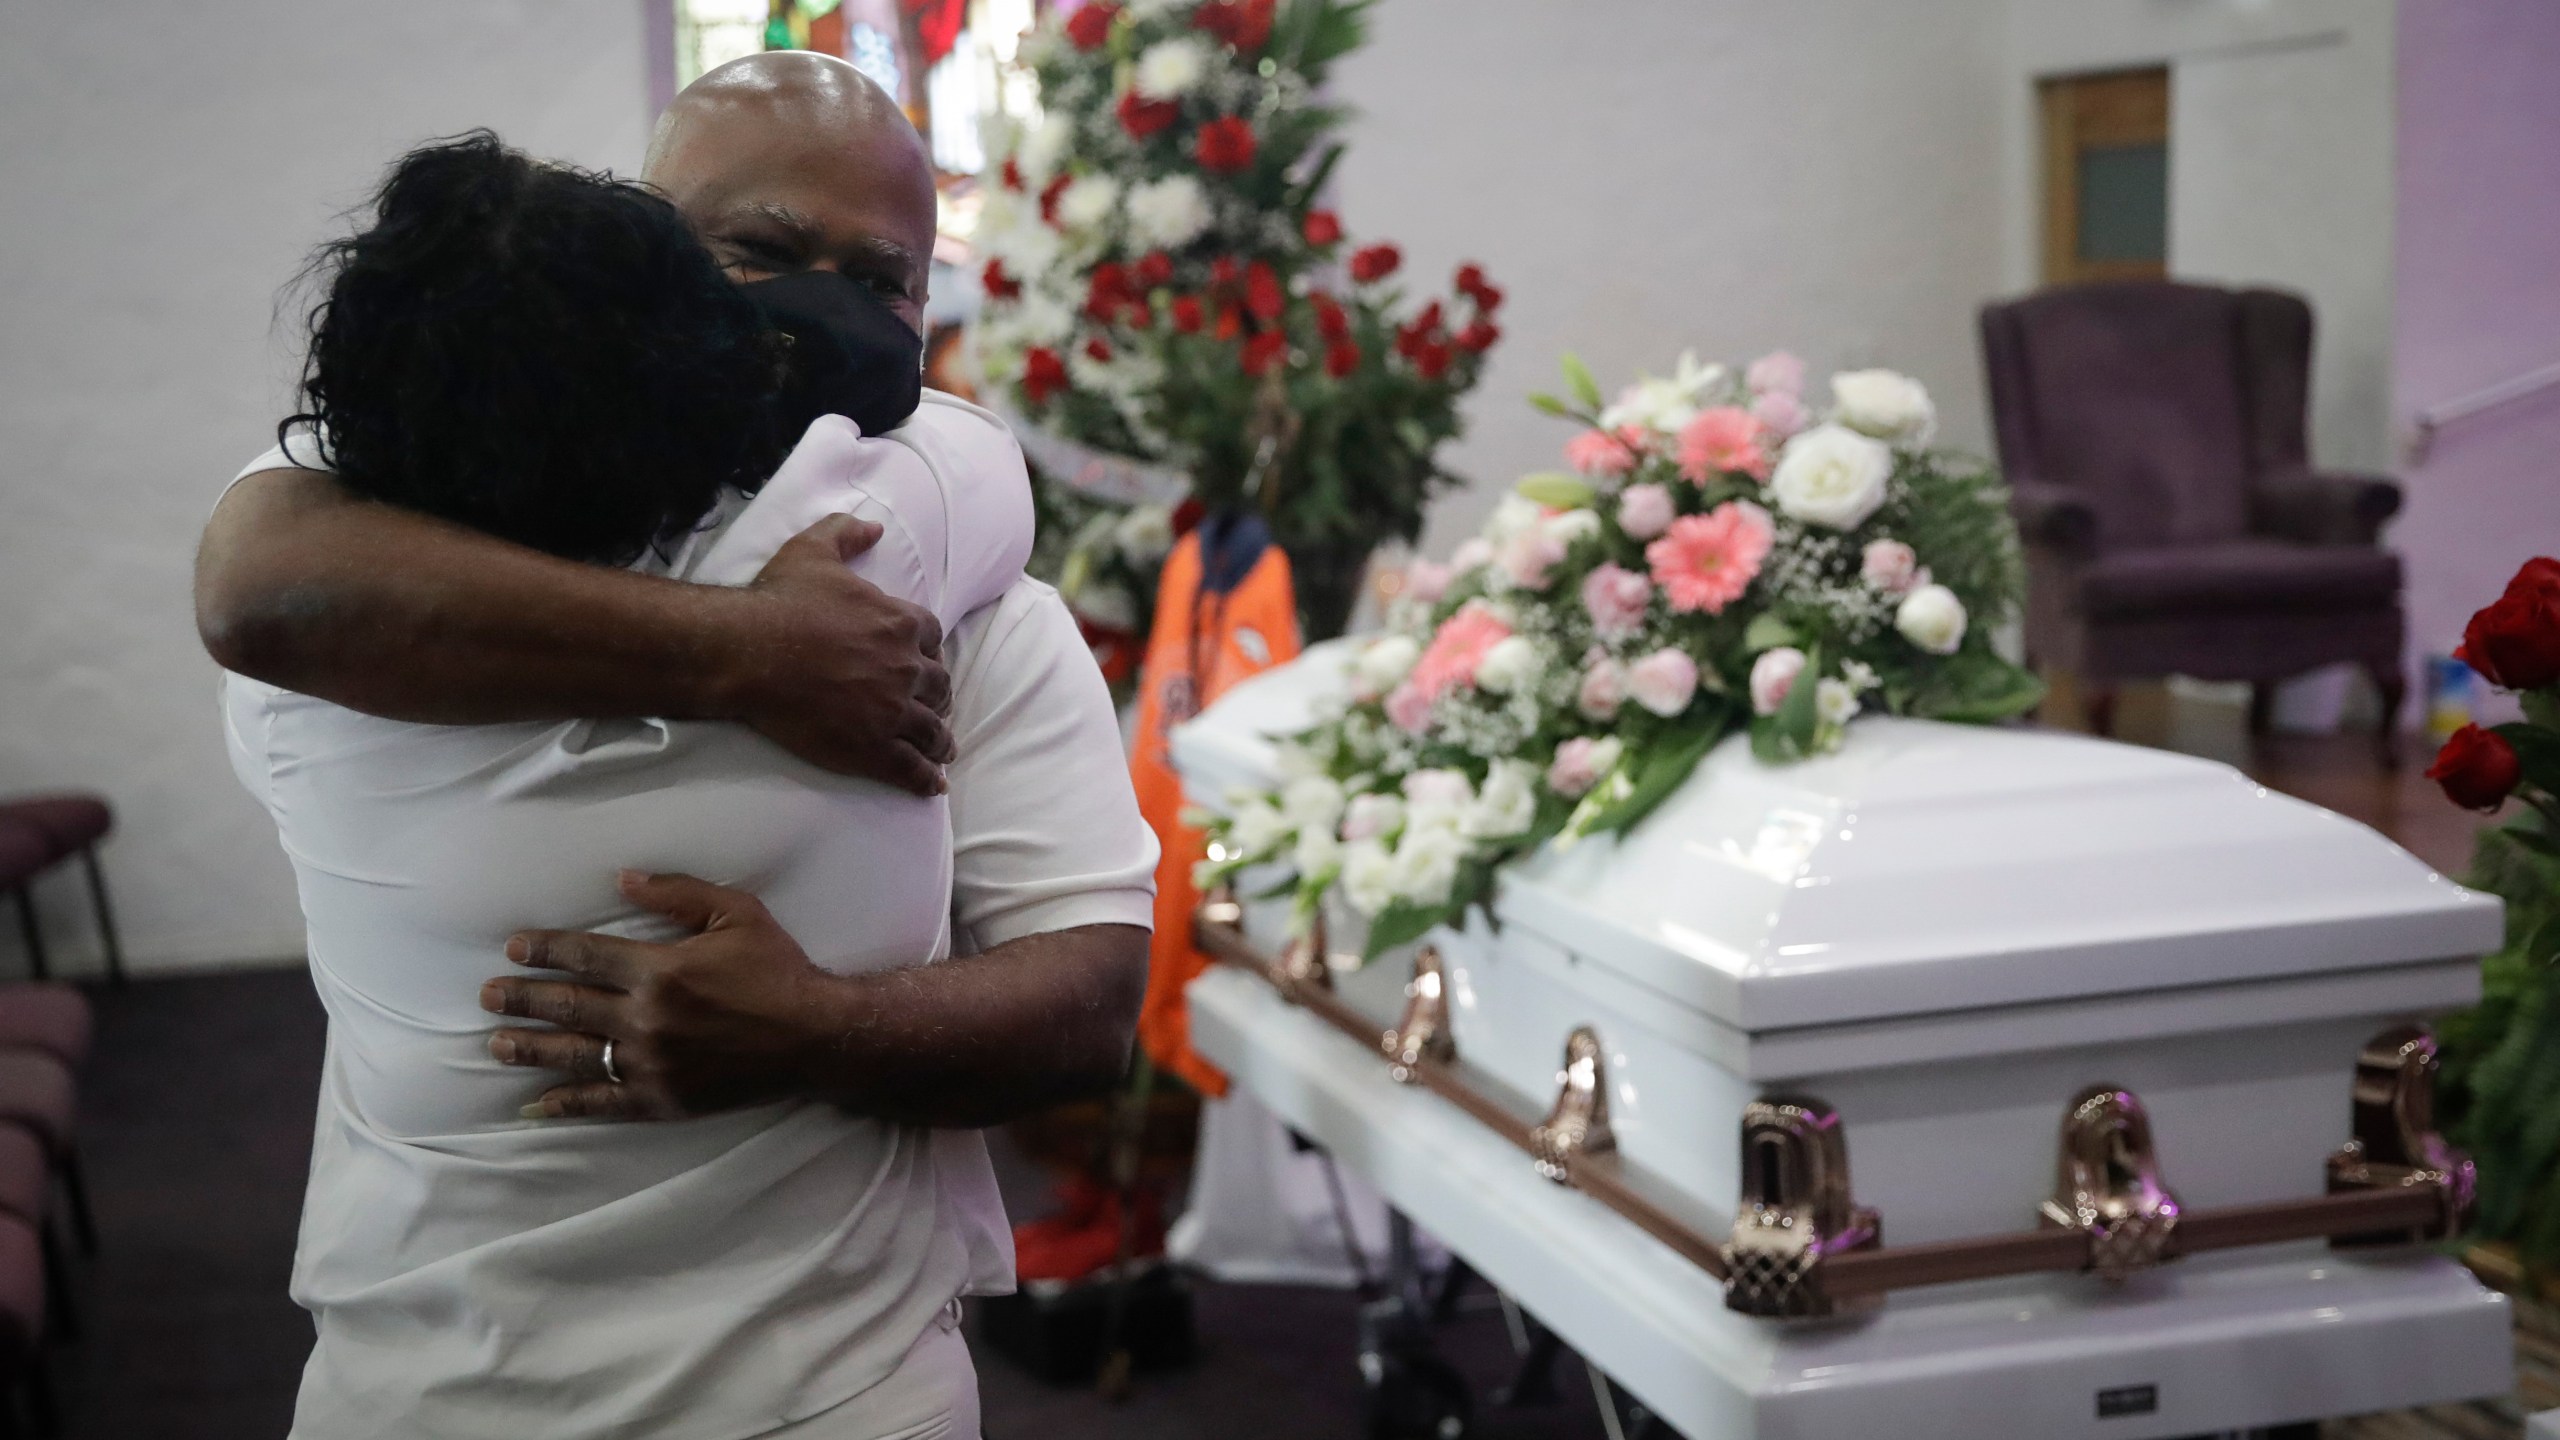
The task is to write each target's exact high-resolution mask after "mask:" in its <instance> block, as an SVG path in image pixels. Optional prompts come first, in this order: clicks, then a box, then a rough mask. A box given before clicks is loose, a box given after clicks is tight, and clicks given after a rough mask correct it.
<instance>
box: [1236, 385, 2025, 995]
mask: <svg viewBox="0 0 2560 1440" xmlns="http://www.w3.org/2000/svg"><path fill="white" fill-rule="evenodd" d="M1566 376H1567V379H1568V381H1569V382H1570V387H1571V389H1570V394H1569V395H1568V397H1567V398H1564V399H1556V398H1552V397H1540V398H1539V400H1538V401H1537V403H1538V404H1539V405H1540V407H1541V408H1543V409H1546V410H1548V411H1549V412H1551V413H1553V414H1556V415H1559V416H1564V417H1567V418H1570V419H1572V420H1574V421H1576V422H1578V423H1579V424H1580V425H1581V427H1582V429H1581V431H1580V433H1579V434H1577V435H1575V436H1574V437H1573V438H1572V439H1571V440H1570V441H1569V442H1568V443H1567V444H1566V445H1565V447H1564V453H1565V458H1566V460H1567V462H1568V464H1569V465H1570V467H1571V468H1570V469H1569V470H1564V471H1555V472H1548V473H1543V474H1537V475H1532V476H1530V477H1528V478H1527V479H1525V480H1523V481H1522V482H1521V483H1520V486H1519V491H1518V493H1517V494H1516V495H1513V496H1511V497H1508V498H1506V499H1505V500H1503V501H1502V503H1501V504H1500V505H1499V506H1498V507H1497V508H1496V510H1495V512H1494V514H1493V516H1492V518H1491V520H1490V521H1489V522H1488V523H1487V524H1486V526H1485V527H1484V530H1483V532H1482V533H1481V534H1480V535H1478V536H1476V537H1475V538H1474V539H1471V540H1469V541H1467V542H1466V543H1465V544H1464V545H1462V546H1461V547H1459V549H1458V551H1457V552H1456V553H1455V554H1454V555H1453V556H1452V557H1451V559H1450V561H1449V563H1448V564H1447V565H1445V566H1439V565H1432V564H1428V563H1424V564H1418V565H1416V566H1415V567H1414V569H1413V570H1412V572H1410V574H1409V577H1408V586H1407V591H1406V596H1405V598H1404V599H1402V600H1401V601H1400V602H1399V603H1398V605H1397V606H1396V608H1395V610H1394V612H1393V613H1392V614H1391V616H1390V618H1389V624H1388V627H1387V629H1386V631H1385V633H1383V634H1382V635H1380V636H1378V637H1377V638H1375V639H1373V640H1371V641H1369V642H1367V643H1366V645H1365V646H1364V647H1363V648H1361V649H1360V650H1359V651H1358V653H1357V655H1356V656H1355V657H1354V658H1353V659H1352V661H1351V663H1350V667H1349V674H1350V685H1349V689H1348V692H1347V694H1346V695H1345V696H1344V697H1342V699H1341V700H1340V702H1339V708H1338V709H1337V710H1336V711H1335V712H1334V713H1332V714H1330V715H1328V716H1326V717H1325V718H1323V719H1322V721H1321V722H1320V723H1319V724H1317V725H1316V726H1315V727H1314V728H1313V729H1311V730H1309V731H1308V732H1307V733H1305V734H1303V735H1300V736H1298V737H1295V739H1294V740H1292V741H1290V742H1288V743H1287V744H1285V745H1284V747H1283V757H1284V766H1285V768H1286V772H1287V775H1288V779H1287V780H1286V783H1285V784H1284V785H1283V786H1282V788H1280V789H1279V790H1277V791H1276V792H1273V793H1269V794H1263V795H1253V796H1247V797H1241V799H1240V801H1239V803H1238V804H1237V805H1236V806H1235V807H1234V808H1233V809H1232V810H1231V811H1230V812H1229V813H1227V814H1225V815H1223V816H1214V817H1213V816H1204V817H1202V818H1203V819H1204V821H1205V822H1206V823H1207V824H1208V827H1209V829H1210V830H1211V833H1212V843H1211V849H1210V852H1209V857H1210V858H1209V859H1208V860H1207V861H1206V862H1205V864H1204V865H1203V866H1202V869H1201V873H1200V875H1199V877H1198V878H1199V879H1200V880H1201V882H1202V883H1203V884H1204V886H1205V885H1208V884H1214V883H1218V882H1221V881H1224V880H1227V879H1229V878H1230V877H1232V876H1234V875H1235V874H1236V873H1237V872H1239V871H1241V870H1243V869H1245V868H1247V867H1249V866H1257V865H1264V864H1268V865H1272V866H1275V867H1278V868H1283V869H1286V870H1289V871H1291V872H1293V876H1292V878H1290V879H1288V880H1287V881H1286V882H1284V884H1283V886H1282V890H1283V891H1294V893H1295V895H1296V899H1297V905H1298V913H1299V915H1300V917H1301V920H1302V921H1303V920H1304V919H1305V918H1306V917H1307V916H1310V915H1312V914H1313V913H1314V912H1315V910H1316V908H1317V907H1318V905H1320V904H1321V903H1322V902H1323V901H1324V899H1325V898H1326V896H1327V895H1329V894H1330V893H1332V892H1334V891H1335V890H1336V889H1337V888H1338V889H1339V890H1340V892H1341V894H1342V897H1343V898H1344V899H1345V900H1347V901H1348V902H1349V904H1350V906H1351V907H1352V908H1353V909H1354V910H1356V911H1358V912H1359V913H1361V914H1362V915H1365V916H1367V917H1368V918H1369V937H1368V953H1369V954H1371V955H1375V954H1376V953H1377V952H1379V951H1380V950H1383V949H1385V948H1387V947H1389V946H1393V945H1397V944H1401V943H1403V942H1405V941H1407V940H1410V939H1412V938H1414V937H1415V936H1418V935H1420V934H1422V933H1423V932H1424V931H1426V930H1428V929H1429V928H1431V927H1432V926H1433V925H1437V924H1441V923H1451V922H1456V921H1458V920H1459V919H1461V918H1462V917H1463V915H1464V913H1465V911H1466V909H1467V908H1468V907H1469V906H1471V905H1476V904H1482V903H1485V902H1487V901H1488V900H1489V898H1490V895H1491V893H1492V883H1493V874H1494V871H1495V869H1496V868H1497V867H1498V866H1500V865H1501V864H1502V863H1503V862H1505V861H1507V860H1510V859H1513V858H1515V857H1517V856H1520V855H1523V854H1526V853H1527V852H1529V851H1530V850H1533V849H1535V848H1536V847H1537V846H1539V845H1541V844H1544V843H1547V842H1549V841H1551V840H1554V841H1558V842H1561V843H1570V842H1571V841H1573V840H1576V839H1579V838H1581V837H1584V836H1589V835H1594V834H1600V833H1606V832H1616V831H1623V830H1625V829H1626V828H1627V827H1629V826H1631V825H1634V824H1635V823H1636V822H1637V821H1639V820H1641V819H1642V818H1643V817H1644V816H1645V815H1646V814H1647V813H1649V812H1650V811H1651V810H1652V809H1653V808H1654V807H1655V806H1656V805H1658V804H1660V803H1661V802H1662V801H1663V799H1665V798H1666V797H1667V796H1669V795H1670V794H1671V792H1672V791H1673V790H1674V789H1676V788H1677V787H1678V786H1679V784H1680V783H1681V782H1682V781H1683V780H1685V779H1687V778H1688V776H1689V774H1690V772H1691V771H1692V770H1694V769H1695V768H1696V767H1697V764H1698V762H1699V761H1700V760H1701V759H1702V758H1704V757H1705V755H1706V753H1707V751H1708V750H1709V749H1710V748H1712V747H1713V746H1714V745H1715V744H1716V742H1718V741H1719V740H1721V739H1723V738H1724V737H1726V736H1727V735H1729V734H1732V733H1734V732H1735V731H1737V730H1739V729H1743V728H1747V729H1748V730H1749V732H1750V736H1751V745H1752V748H1753V750H1754V751H1755V752H1756V753H1757V754H1758V755H1759V756H1760V757H1761V758H1763V759H1765V760H1769V761H1786V760H1792V759H1796V758H1799V757H1804V756H1809V755H1814V754H1818V753H1821V752H1823V751H1826V750H1829V749H1831V748H1833V747H1834V746H1836V745H1838V744H1839V743H1840V740H1841V737H1842V735H1843V733H1844V731H1845V729H1846V727H1847V726H1849V725H1850V724H1851V723H1852V722H1853V721H1854V720H1855V718H1856V717H1857V716H1859V715H1861V714H1865V713H1869V712H1872V711H1883V712H1889V713H1894V714H1903V715H1924V716H1934V717H1937V718H1940V719H1949V720H1972V721H1989V720H1996V719H2000V718H2003V717H2006V716H2010V715H2015V714H2017V713H2019V712H2021V711H2023V710H2025V709H2027V708H2028V707H2029V706H2031V705H2033V704H2034V703H2035V701H2036V699H2037V698H2038V696H2039V694H2040V687H2039V686H2038V685H2037V683H2036V681H2035V679H2034V677H2032V676H2031V675H2028V674H2027V673H2025V672H2024V671H2022V670H2020V669H2019V668H2018V667H2017V666H2015V665H2012V664H2011V663H2010V662H2008V661H2007V660H2005V659H2003V658H2002V657H2001V656H2000V655H1999V654H1998V653H1997V652H1996V651H1995V650H1994V649H1993V648H1992V645H1991V641H1990V633H1991V631H1992V630H1993V629H1995V628H1996V627H1998V626H1999V625H2000V624H2001V623H2002V622H2003V621H2004V620H2006V619H2007V618H2008V617H2009V616H2010V615H2011V614H2013V613H2014V611H2015V609H2016V607H2017V605H2018V602H2019V598H2020V594H2021V591H2022V588H2023V580H2022V576H2021V571H2020V562H2019V558H2018V546H2017V535H2016V531H2015V528H2014V527H2013V526H2012V524H2011V522H2010V520H2009V516H2008V512H2007V508H2006V497H2005V492H2004V491H2003V490H2002V488H2001V486H2000V485H1999V483H1998V480H1997V478H1996V477H1995V476H1994V475H1993V474H1992V473H1991V472H1990V471H1989V470H1988V469H1987V468H1985V467H1984V466H1983V465H1982V464H1980V463H1979V462H1976V461H1973V460H1970V459H1967V458H1965V457H1962V456H1959V455H1955V454H1951V453H1948V452H1945V451H1939V450H1933V449H1931V448H1930V440H1931V438H1932V436H1933V433H1934V431H1935V429H1936V412H1935V410H1934V408H1933V406H1932V404H1931V402H1930V399H1929V396H1928V393H1927V391H1926V390H1924V389H1923V388H1922V387H1921V386H1920V385H1919V384H1918V383H1917V382H1915V381H1913V380H1910V379H1908V378H1906V377H1904V376H1901V375H1897V374H1894V373H1892V372H1890V371H1883V370H1864V371H1856V372H1851V373H1844V374H1839V375H1835V376H1833V377H1831V383H1830V398H1829V403H1828V404H1827V405H1824V406H1822V407H1821V408H1820V409H1819V410H1816V409H1815V408H1814V407H1813V406H1812V405H1811V404H1810V403H1809V402H1808V401H1807V399H1806V398H1805V395H1804V391H1803V383H1804V369H1803V366H1802V365H1801V364H1800V363H1799V362H1798V361H1796V360H1795V359H1794V358H1793V357H1791V356H1788V355H1784V354H1778V355H1770V356H1766V357H1764V358H1762V359H1760V360H1758V361H1755V362H1753V363H1752V364H1751V365H1750V366H1749V367H1748V368H1747V369H1744V370H1740V371H1735V370H1731V369H1728V368H1726V367H1724V366H1721V365H1701V364H1699V363H1698V362H1697V361H1696V360H1695V359H1694V358H1692V357H1690V356H1685V355H1684V356H1682V357H1681V359H1680V362H1679V365H1678V366H1677V368H1676V369H1675V370H1674V371H1673V372H1672V373H1671V374H1670V375H1668V376H1659V377H1648V378H1644V379H1641V380H1639V381H1637V382H1636V383H1635V384H1634V385H1632V386H1629V387H1628V388H1627V389H1626V390H1625V391H1623V392H1622V393H1621V394H1619V395H1618V396H1617V398H1616V399H1615V400H1614V401H1613V402H1610V403H1607V404H1604V403H1603V402H1602V399H1601V393H1600V390H1599V388H1598V386H1597V385H1596V384H1594V383H1593V381H1592V378H1591V376H1590V374H1589V373H1588V372H1587V371H1586V370H1585V369H1584V368H1583V367H1582V366H1581V365H1580V364H1578V363H1577V362H1574V361H1572V360H1570V359H1568V360H1567V361H1566Z"/></svg>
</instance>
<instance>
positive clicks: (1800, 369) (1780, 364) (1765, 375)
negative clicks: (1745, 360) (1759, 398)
mask: <svg viewBox="0 0 2560 1440" xmlns="http://www.w3.org/2000/svg"><path fill="white" fill-rule="evenodd" d="M1742 380H1743V383H1744V384H1746V385H1749V386H1750V387H1751V393H1752V394H1754V395H1785V396H1788V397H1790V398H1792V397H1794V396H1797V395H1801V394H1803V393H1804V362H1803V361H1802V360H1799V359H1797V358H1796V357H1795V356H1793V355H1791V354H1789V353H1788V352H1786V351H1784V350H1772V351H1770V352H1769V353H1768V354H1766V355H1763V356H1761V357H1760V358H1759V359H1757V360H1754V361H1752V362H1751V366H1750V368H1749V369H1747V370H1745V371H1743V372H1742Z"/></svg>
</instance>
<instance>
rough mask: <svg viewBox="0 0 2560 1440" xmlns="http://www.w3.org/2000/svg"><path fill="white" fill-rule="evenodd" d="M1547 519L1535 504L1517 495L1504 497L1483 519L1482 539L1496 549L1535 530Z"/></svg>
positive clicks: (1545, 513) (1544, 513) (1544, 512)
mask: <svg viewBox="0 0 2560 1440" xmlns="http://www.w3.org/2000/svg"><path fill="white" fill-rule="evenodd" d="M1546 518H1547V512H1546V511H1544V510H1541V509H1539V508H1538V506H1537V505H1536V503H1534V502H1532V501H1529V500H1524V499H1522V498H1520V497H1519V496H1517V495H1505V496H1503V497H1502V499H1501V500H1500V501H1498V502H1496V503H1495V505H1494V507H1493V513H1492V514H1491V515H1489V516H1487V517H1485V522H1484V538H1485V539H1487V540H1489V541H1491V542H1493V544H1494V545H1495V547H1496V548H1499V547H1501V546H1502V545H1504V544H1506V543H1507V542H1509V541H1512V540H1515V539H1517V538H1519V537H1520V536H1523V535H1526V534H1529V533H1530V532H1531V531H1534V530H1536V529H1537V528H1538V527H1539V525H1540V523H1541V522H1543V521H1544V520H1545V519H1546Z"/></svg>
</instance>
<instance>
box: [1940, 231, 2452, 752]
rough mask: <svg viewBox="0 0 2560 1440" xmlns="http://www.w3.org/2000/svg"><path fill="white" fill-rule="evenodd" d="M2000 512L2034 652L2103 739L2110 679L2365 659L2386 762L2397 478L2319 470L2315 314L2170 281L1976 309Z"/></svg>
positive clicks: (2394, 684) (2256, 714)
mask: <svg viewBox="0 0 2560 1440" xmlns="http://www.w3.org/2000/svg"><path fill="white" fill-rule="evenodd" d="M1982 350H1983V359H1984V363H1985V365H1986V366H1987V368H1988V369H1989V371H1990V381H1991V412H1992V418H1993V421H1994V424H1995V426H1996V428H1997V430H1998V432H1999V444H2000V463H2001V466H2002V468H2003V469H2004V470H2006V472H2007V474H2008V480H2009V485H2010V489H2011V492H2012V498H2011V501H2010V508H2011V509H2012V510H2013V511H2014V512H2015V513H2016V515H2017V517H2018V524H2019V527H2020V530H2021V531H2022V533H2023V534H2024V536H2025V538H2026V543H2027V576H2028V579H2027V634H2026V641H2027V654H2028V658H2029V660H2030V662H2031V663H2033V664H2036V665H2039V666H2043V665H2056V666H2060V667H2061V668H2063V669H2065V670H2068V671H2070V672H2072V673H2073V674H2074V675H2075V676H2076V677H2077V678H2078V679H2079V681H2080V683H2081V685H2082V686H2083V688H2084V691H2085V693H2086V694H2087V696H2088V699H2089V715H2090V719H2091V722H2092V724H2093V725H2094V726H2095V727H2096V728H2097V729H2098V731H2099V733H2101V734H2104V733H2106V732H2107V731H2108V730H2109V729H2110V728H2111V727H2112V724H2113V720H2114V702H2115V694H2114V689H2115V686H2116V685H2117V684H2118V683H2120V682H2122V681H2126V680H2135V679H2145V678H2151V677H2157V676H2164V675H2172V674H2177V675H2192V676H2195V677H2197V678H2199V679H2207V680H2247V681H2250V682H2252V684H2253V687H2254V688H2253V690H2252V696H2253V699H2252V703H2251V705H2250V723H2251V728H2252V729H2253V730H2263V729H2264V728H2265V725H2266V720H2267V710H2268V698H2267V697H2268V694H2269V690H2270V687H2271V686H2272V684H2273V683H2274V682H2276V681H2279V680H2283V679H2286V678H2288V677H2290V676H2294V675H2299V674H2301V673H2302V672H2304V671H2306V670H2310V669H2313V668H2315V667H2318V666H2322V665H2332V664H2337V663H2340V662H2350V663H2353V664H2357V665H2360V666H2362V667H2363V668H2364V669H2365V671H2366V673H2367V674H2369V675H2371V676H2372V677H2373V682H2374V684H2375V686H2376V687H2377V688H2379V689H2380V690H2381V692H2382V711H2383V735H2382V742H2383V743H2382V750H2383V755H2384V759H2385V763H2391V762H2392V759H2393V756H2394V754H2395V751H2394V747H2393V745H2392V740H2393V733H2392V731H2393V725H2394V723H2395V717H2396V716H2397V715H2398V713H2399V709H2400V700H2401V695H2402V690H2403V685H2402V678H2401V668H2400V665H2401V661H2400V645H2401V631H2402V620H2401V613H2400V557H2399V556H2397V555H2395V554H2393V553H2391V552H2390V551H2388V550H2384V549H2382V548H2381V547H2380V545H2379V544H2378V543H2377V541H2378V537H2379V535H2380V533H2381V530H2382V524H2383V522H2384V521H2386V520H2388V519H2390V518H2391V516H2392V515H2393V513H2394V512H2396V511H2398V510H2399V508H2400V487H2399V486H2398V485H2397V484H2395V483H2394V482H2392V481H2390V480H2386V479H2380V478H2377V477H2373V476H2365V475H2339V474H2328V473H2323V472H2320V471H2315V470H2313V469H2312V468H2311V464H2310V459H2309V456H2308V454H2307V453H2306V450H2305V447H2304V441H2303V421H2304V414H2305V411H2306V409H2307V408H2308V407H2307V398H2308V394H2309V384H2310V375H2311V307H2310V306H2308V305H2306V304H2304V303H2303V301H2302V299H2301V297H2299V296H2295V295H2288V294H2284V293H2282V292H2280V291H2274V290H2224V289H2218V288H2215V287H2212V286H2205V285H2181V284H2176V283H2170V282H2161V281H2138V282H2133V283H2128V284H2102V285H2077V286H2069V287H2065V288H2060V289H2054V290H2047V291H2043V292H2040V293H2038V294H2035V295H2031V296H2028V297H2027V298H2025V299H2023V300H2014V301H2010V302H2007V303H2004V304H1995V305H1988V306H1985V307H1984V308H1983V311H1982Z"/></svg>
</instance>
